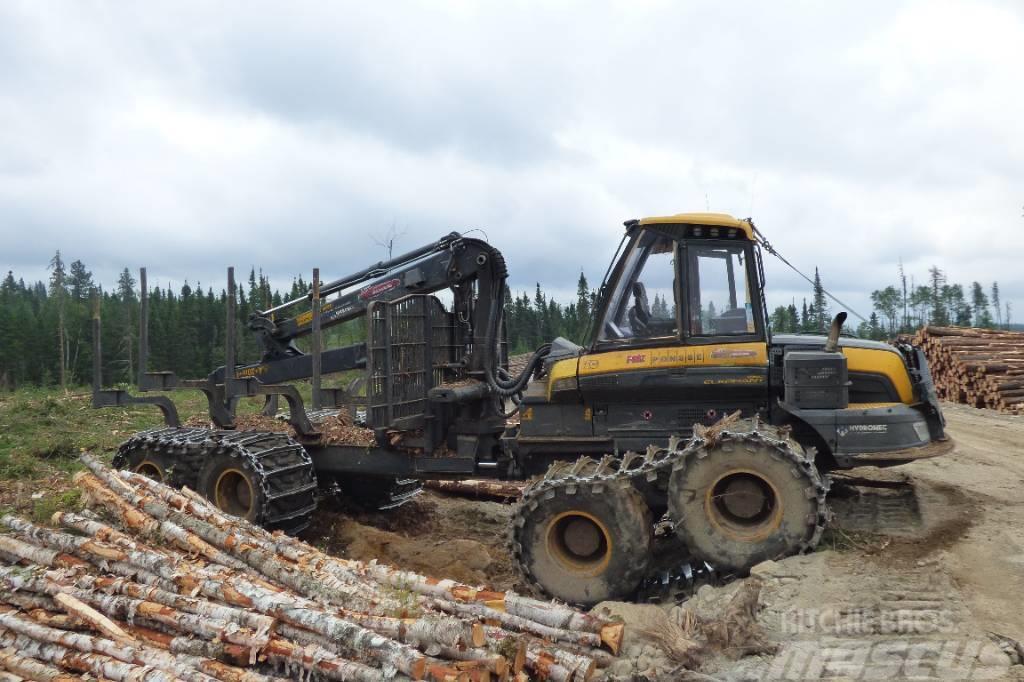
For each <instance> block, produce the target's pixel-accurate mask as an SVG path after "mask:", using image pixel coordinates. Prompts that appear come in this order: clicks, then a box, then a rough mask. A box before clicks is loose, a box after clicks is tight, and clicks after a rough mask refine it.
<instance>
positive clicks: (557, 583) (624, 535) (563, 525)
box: [512, 481, 652, 606]
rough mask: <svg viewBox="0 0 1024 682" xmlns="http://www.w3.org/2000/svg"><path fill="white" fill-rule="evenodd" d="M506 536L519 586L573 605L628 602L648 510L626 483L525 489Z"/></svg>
mask: <svg viewBox="0 0 1024 682" xmlns="http://www.w3.org/2000/svg"><path fill="white" fill-rule="evenodd" d="M512 533H513V537H512V549H513V554H514V556H515V559H516V560H517V561H518V563H519V569H520V571H521V572H522V574H523V575H524V577H525V578H526V579H527V581H528V582H529V583H530V584H531V585H532V586H533V587H534V588H536V589H538V590H539V591H541V592H543V593H544V594H546V595H548V596H550V597H554V598H557V599H561V600H563V601H566V602H570V603H573V604H580V605H583V606H592V605H594V604H597V603H598V602H601V601H605V600H608V599H625V598H628V597H629V596H630V595H632V594H633V593H634V592H635V591H636V589H637V587H638V586H639V584H640V581H641V580H642V579H643V577H644V576H645V575H646V573H647V567H648V566H649V564H650V559H651V557H650V552H651V536H652V524H651V515H650V511H649V510H648V508H647V504H646V503H645V502H644V499H643V496H642V495H640V493H639V492H637V490H636V489H635V488H633V486H632V485H630V484H629V483H628V482H627V481H611V482H579V483H573V482H567V483H563V484H559V485H555V486H550V487H544V488H541V489H539V490H538V491H537V492H536V493H531V492H530V491H529V490H528V491H527V492H526V493H525V494H524V497H523V499H522V501H521V502H520V503H519V506H518V508H517V509H516V512H515V515H514V517H513V528H512Z"/></svg>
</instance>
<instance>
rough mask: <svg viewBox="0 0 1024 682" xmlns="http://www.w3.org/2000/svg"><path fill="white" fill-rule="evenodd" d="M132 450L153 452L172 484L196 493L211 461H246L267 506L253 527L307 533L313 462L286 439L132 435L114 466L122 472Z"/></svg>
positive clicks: (252, 434) (236, 434)
mask: <svg viewBox="0 0 1024 682" xmlns="http://www.w3.org/2000/svg"><path fill="white" fill-rule="evenodd" d="M136 451H144V452H158V453H163V454H165V455H167V456H168V457H169V458H170V459H171V460H172V461H173V462H174V465H173V470H172V475H171V480H172V482H173V483H174V484H175V485H178V486H184V485H187V486H189V487H190V488H196V483H197V481H198V478H199V473H200V471H201V470H202V468H203V466H204V465H205V464H206V462H207V461H209V459H210V458H211V457H214V456H221V455H228V456H230V457H237V458H239V459H240V460H244V461H246V462H247V463H248V464H249V466H250V467H251V468H252V470H253V471H254V472H255V473H256V476H257V479H258V483H259V486H260V490H261V492H262V493H263V495H262V497H263V499H264V500H265V501H266V504H265V505H264V508H263V509H261V510H259V513H258V515H257V518H256V522H257V523H259V524H260V525H263V526H267V527H269V528H275V529H276V528H280V529H283V530H286V531H287V532H289V533H297V532H299V531H301V530H303V529H304V528H306V527H307V526H308V525H309V523H310V517H311V515H312V514H313V511H314V510H315V509H316V506H317V480H316V471H315V470H314V468H313V460H312V459H311V458H310V456H309V453H307V452H306V449H305V448H304V447H302V445H300V444H299V443H296V442H295V441H294V440H292V439H291V438H290V437H289V436H288V434H285V433H277V432H267V431H226V430H215V429H203V428H187V427H186V428H181V427H168V428H157V429H150V430H148V431H142V432H140V433H137V434H135V435H134V436H132V437H131V438H129V439H128V440H127V441H125V442H124V443H122V444H121V447H120V448H118V451H117V454H116V455H115V456H114V461H113V466H114V467H115V468H124V467H125V466H127V465H128V463H129V462H130V461H131V455H132V453H133V452H136Z"/></svg>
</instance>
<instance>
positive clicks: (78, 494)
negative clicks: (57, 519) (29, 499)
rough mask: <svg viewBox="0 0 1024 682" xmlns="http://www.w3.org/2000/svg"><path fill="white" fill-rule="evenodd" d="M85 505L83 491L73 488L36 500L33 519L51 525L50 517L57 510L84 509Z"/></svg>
mask: <svg viewBox="0 0 1024 682" xmlns="http://www.w3.org/2000/svg"><path fill="white" fill-rule="evenodd" d="M84 506H85V505H84V504H83V503H82V491H81V490H79V489H78V488H72V489H71V490H65V491H64V492H62V493H56V494H53V495H47V496H46V497H43V498H41V499H38V500H35V501H34V503H33V504H32V520H33V521H35V522H36V523H37V524H41V525H49V523H50V517H52V516H53V515H54V514H55V513H56V512H59V511H61V512H78V511H82V508H83V507H84Z"/></svg>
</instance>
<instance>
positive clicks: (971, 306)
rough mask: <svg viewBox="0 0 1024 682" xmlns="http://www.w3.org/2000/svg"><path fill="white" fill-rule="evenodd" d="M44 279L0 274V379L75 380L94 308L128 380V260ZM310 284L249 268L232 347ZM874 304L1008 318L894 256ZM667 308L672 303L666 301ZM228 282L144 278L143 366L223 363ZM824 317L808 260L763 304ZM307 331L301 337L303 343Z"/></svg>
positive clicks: (53, 270) (535, 320)
mask: <svg viewBox="0 0 1024 682" xmlns="http://www.w3.org/2000/svg"><path fill="white" fill-rule="evenodd" d="M49 270H50V276H49V281H48V282H41V281H38V282H34V283H31V284H27V283H26V282H25V281H24V280H23V279H15V277H14V273H13V272H8V273H7V276H6V277H4V278H3V281H2V282H0V390H3V389H12V388H14V387H17V386H19V385H36V386H49V385H60V386H65V387H67V386H74V385H82V384H87V383H88V382H89V381H90V380H91V377H92V360H93V357H92V356H93V351H92V332H91V325H92V322H91V320H92V314H93V311H94V309H96V308H98V310H99V313H100V316H101V319H102V322H103V344H102V354H103V357H102V358H101V363H102V367H103V372H104V382H105V384H107V385H116V384H131V383H134V381H135V378H136V377H137V374H138V362H139V359H138V323H139V320H138V316H139V292H138V282H137V281H136V279H135V277H134V276H133V274H132V273H131V272H130V271H129V270H128V269H127V268H125V269H124V270H122V271H121V273H120V276H119V277H118V280H117V283H116V285H115V286H114V287H113V288H112V289H110V290H106V289H104V288H103V287H102V286H101V285H99V284H98V283H97V282H96V281H95V280H94V278H93V275H92V273H91V272H90V271H89V269H88V268H87V267H86V265H85V264H84V263H83V262H82V261H81V260H75V261H73V262H71V263H70V265H68V264H66V263H65V260H64V258H63V257H62V255H61V253H60V252H59V251H58V252H57V253H56V254H55V255H54V257H53V259H52V260H51V261H50V266H49ZM308 290H309V283H307V282H305V281H304V280H303V279H302V278H301V277H298V278H295V279H294V280H293V281H292V284H291V287H290V289H289V290H288V291H285V292H281V291H278V290H276V289H272V287H271V285H270V281H269V279H268V278H267V277H265V276H264V275H263V273H262V272H261V271H258V270H256V269H252V270H250V272H249V277H248V282H244V283H242V284H240V285H239V286H238V287H237V296H238V299H237V301H236V313H237V319H236V324H237V325H238V326H237V329H238V330H239V333H238V334H237V335H236V337H237V339H238V358H239V360H240V361H242V362H245V361H252V360H256V359H258V358H259V354H260V348H259V346H258V345H257V342H256V339H255V338H254V337H253V336H252V335H251V334H249V333H248V332H247V331H245V329H246V326H245V322H246V320H247V319H248V317H249V315H250V313H252V312H254V311H256V310H265V309H267V308H269V307H272V306H275V305H279V304H280V303H282V301H284V300H286V299H291V298H296V297H298V296H301V295H303V294H305V293H306V292H307V291H308ZM871 301H872V305H873V311H872V313H871V316H870V318H869V320H868V321H867V322H862V323H861V324H860V325H859V326H858V327H857V328H856V333H857V335H858V336H862V337H866V338H872V339H884V338H892V337H894V336H896V335H898V334H901V333H911V332H913V331H914V330H916V329H918V328H919V327H921V326H922V325H925V324H935V325H948V324H955V325H961V326H974V327H1009V325H1010V316H1011V306H1010V303H1009V302H1004V301H1002V300H1001V299H1000V293H999V285H998V283H997V282H993V283H992V285H991V286H990V287H988V288H985V287H983V286H982V285H981V284H980V283H978V282H972V283H971V285H970V286H969V287H964V286H962V285H960V284H955V283H950V282H949V281H948V280H947V278H946V275H945V273H943V271H942V270H940V269H939V268H937V267H932V268H931V269H930V270H929V274H928V279H927V280H926V283H925V284H919V285H918V284H915V283H914V280H913V279H912V278H911V279H909V280H908V278H907V277H906V275H905V274H904V271H903V267H902V265H901V266H900V267H899V270H898V278H897V280H896V282H895V283H893V284H891V285H888V286H886V287H883V288H881V289H877V290H875V291H873V292H872V293H871ZM652 305H653V306H654V307H657V308H658V310H656V311H652V312H654V313H655V314H657V315H660V316H662V317H665V316H668V315H669V314H670V312H669V311H670V305H671V302H670V301H665V300H658V299H656V300H655V301H654V302H653V304H652ZM596 306H597V291H596V290H594V289H591V287H590V285H589V283H588V281H587V278H586V276H585V275H584V274H583V273H582V272H581V273H580V276H579V279H578V281H577V290H576V298H575V300H572V301H570V302H569V303H567V304H562V303H559V302H558V301H556V300H555V299H554V297H551V296H549V295H547V294H546V293H545V291H544V290H543V288H542V287H541V285H540V284H539V283H538V284H537V285H536V286H535V288H534V291H533V295H532V296H531V295H530V294H528V293H527V292H525V291H522V292H518V293H514V292H512V291H511V290H508V289H506V293H505V329H506V335H507V339H508V348H509V352H510V353H523V352H528V351H532V350H534V349H535V348H537V347H538V346H540V345H542V344H544V343H547V342H549V341H551V340H552V339H554V338H555V337H558V336H562V337H565V338H567V339H570V340H572V341H575V342H577V343H584V342H585V341H586V340H587V337H588V336H589V333H590V330H591V326H592V323H593V316H594V312H595V308H596ZM671 308H674V306H671ZM226 316H227V292H226V291H225V290H224V289H221V290H219V291H214V289H213V288H212V287H209V286H207V287H204V286H203V285H201V284H200V283H198V282H197V283H196V284H195V285H194V286H193V285H190V284H189V283H188V282H187V281H186V282H185V284H184V285H182V286H181V288H180V289H177V290H174V289H172V288H171V287H170V286H166V287H161V286H159V285H157V286H152V287H150V289H149V363H148V368H149V369H150V370H170V371H173V372H175V373H176V374H178V375H179V376H182V377H187V378H196V377H204V376H206V375H207V374H208V373H209V372H210V371H211V370H213V369H214V368H216V367H218V366H220V365H222V364H223V362H224V336H225V325H226ZM830 322H831V311H830V306H829V301H828V297H827V295H826V293H825V289H824V287H823V286H822V282H821V276H820V274H819V272H818V271H817V269H815V274H814V280H813V285H812V287H811V291H810V297H809V299H807V298H805V299H803V300H802V304H801V305H800V306H799V307H798V306H797V305H796V301H795V300H794V301H793V302H791V303H790V304H789V305H788V306H778V307H776V308H775V309H774V310H773V312H772V313H771V315H770V325H771V328H772V330H773V331H775V332H798V333H799V332H804V333H824V332H826V331H827V330H828V326H829V324H830ZM324 336H325V345H326V346H327V347H334V346H341V345H348V344H352V343H357V342H360V341H362V340H364V339H365V322H364V321H363V320H362V319H359V320H354V321H351V322H346V323H345V324H342V325H338V326H336V327H333V328H331V329H329V330H325V332H324ZM305 343H306V341H300V347H302V348H303V349H306V346H305V345H304V344H305Z"/></svg>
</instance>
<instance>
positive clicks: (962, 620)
mask: <svg viewBox="0 0 1024 682" xmlns="http://www.w3.org/2000/svg"><path fill="white" fill-rule="evenodd" d="M945 413H946V417H947V420H948V422H949V425H948V430H949V433H950V434H951V435H952V437H953V438H954V439H955V440H956V442H957V448H956V450H955V451H954V452H953V453H952V454H950V455H947V456H945V457H942V458H937V459H932V460H924V461H920V462H916V463H913V464H909V465H905V466H902V467H896V468H892V469H886V470H878V469H858V470H853V471H849V472H843V473H840V474H837V475H836V476H835V477H834V486H833V493H832V495H831V496H830V504H831V506H832V508H833V511H834V513H835V520H834V523H833V527H832V528H831V529H830V531H829V532H828V533H827V534H826V537H825V539H824V540H823V542H822V546H821V547H820V549H819V551H817V552H815V553H813V554H811V555H808V556H803V557H793V558H790V559H785V560H783V561H780V562H770V563H769V564H768V565H767V566H764V567H761V568H760V569H758V571H756V573H758V575H757V576H755V577H753V578H750V579H749V580H758V581H761V583H762V592H761V600H760V604H761V609H760V611H759V613H758V615H757V623H758V624H759V626H760V627H761V628H763V633H764V635H765V637H766V638H767V640H768V641H769V642H771V643H772V648H773V649H775V653H774V654H765V653H761V654H759V655H753V656H750V655H748V656H744V657H742V658H739V659H738V660H732V657H730V656H724V657H723V656H721V655H717V654H716V655H714V656H711V655H709V656H708V657H707V658H706V659H705V660H704V667H703V668H702V673H703V674H707V675H710V676H711V677H713V678H716V679H732V680H741V679H819V678H832V679H835V678H838V679H886V678H890V679H904V678H915V679H1024V666H1021V665H1019V664H1018V665H1013V663H1014V658H1013V657H1011V656H1007V655H1006V654H1005V653H1004V652H1003V650H1002V649H1000V648H999V647H998V646H997V643H996V639H994V638H993V635H992V633H997V634H999V635H1003V636H1005V637H1007V638H1010V639H1011V640H1016V641H1018V642H1019V641H1024V607H1022V605H1021V597H1022V596H1024V417H1021V416H1010V415H1003V414H998V413H995V412H991V411H987V410H977V409H973V408H969V407H965V406H962V405H946V406H945ZM509 513H510V507H509V505H506V504H501V503H497V502H480V501H474V500H465V499H460V498H457V497H451V496H447V495H443V494H441V493H436V492H426V493H424V494H423V495H421V496H420V497H419V498H417V500H415V501H414V502H412V503H410V504H408V505H406V506H405V507H403V508H401V509H399V510H396V511H394V512H388V513H380V514H360V513H357V512H353V511H352V510H351V509H346V508H345V507H344V506H343V505H342V506H339V505H333V506H328V508H327V509H326V510H325V511H324V513H322V514H319V515H318V522H317V525H316V526H315V528H314V529H313V530H312V531H311V532H310V534H309V535H308V536H307V537H308V539H310V541H312V542H314V543H317V544H320V545H321V546H323V547H326V548H327V549H329V550H330V551H333V552H337V553H339V554H342V555H344V556H350V557H353V558H358V559H366V560H369V559H374V558H376V559H377V560H379V561H382V562H386V563H394V564H396V565H401V566H404V567H406V568H409V569H412V570H417V571H422V572H425V573H429V574H433V575H442V576H448V577H452V578H456V579H459V580H463V581H467V582H470V583H475V584H489V585H492V586H494V587H496V588H500V589H504V588H508V587H513V586H514V574H513V572H512V570H511V568H510V566H509V558H508V553H507V551H506V549H505V533H506V531H507V524H508V518H509ZM741 584H742V581H740V582H734V583H731V584H729V585H725V586H711V585H708V586H705V587H702V588H701V589H700V590H699V591H698V593H697V595H696V596H695V597H694V598H693V599H690V600H689V601H687V602H685V603H684V604H683V605H681V606H676V605H674V604H671V603H669V604H661V605H657V606H628V605H618V604H611V605H607V606H608V608H610V610H611V611H612V612H615V613H618V614H619V615H620V616H622V617H623V618H624V619H625V620H626V621H627V623H631V624H633V625H634V626H635V628H634V630H635V631H636V632H640V631H641V630H650V629H651V623H652V622H655V623H660V624H663V619H664V615H666V614H667V615H668V616H669V619H670V620H672V619H675V620H679V621H684V620H685V618H686V617H687V616H686V615H685V612H689V613H690V614H695V615H696V616H697V617H698V618H707V619H713V618H714V617H715V616H716V614H717V612H719V611H721V609H722V608H724V605H725V603H726V602H727V601H728V599H729V597H730V596H731V595H732V594H733V592H734V591H735V590H736V589H737V588H738V586H739V585H741ZM652 610H653V611H652ZM655 612H657V614H656V613H655ZM659 614H660V615H659ZM652 619H653V621H652ZM659 627H661V625H659ZM1007 646H1009V645H1007ZM668 648H670V647H666V646H665V644H664V642H659V641H657V638H655V639H651V638H650V637H645V636H636V637H634V638H633V641H632V642H631V644H630V645H629V646H627V649H626V656H625V657H624V658H623V659H622V661H620V662H619V663H618V664H616V666H615V667H613V668H612V669H610V670H609V671H608V673H607V675H608V678H609V679H622V680H644V679H650V680H673V679H683V673H682V672H680V670H679V667H678V664H677V663H675V662H673V660H672V657H671V656H670V655H669V653H668V652H666V649H668Z"/></svg>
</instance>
